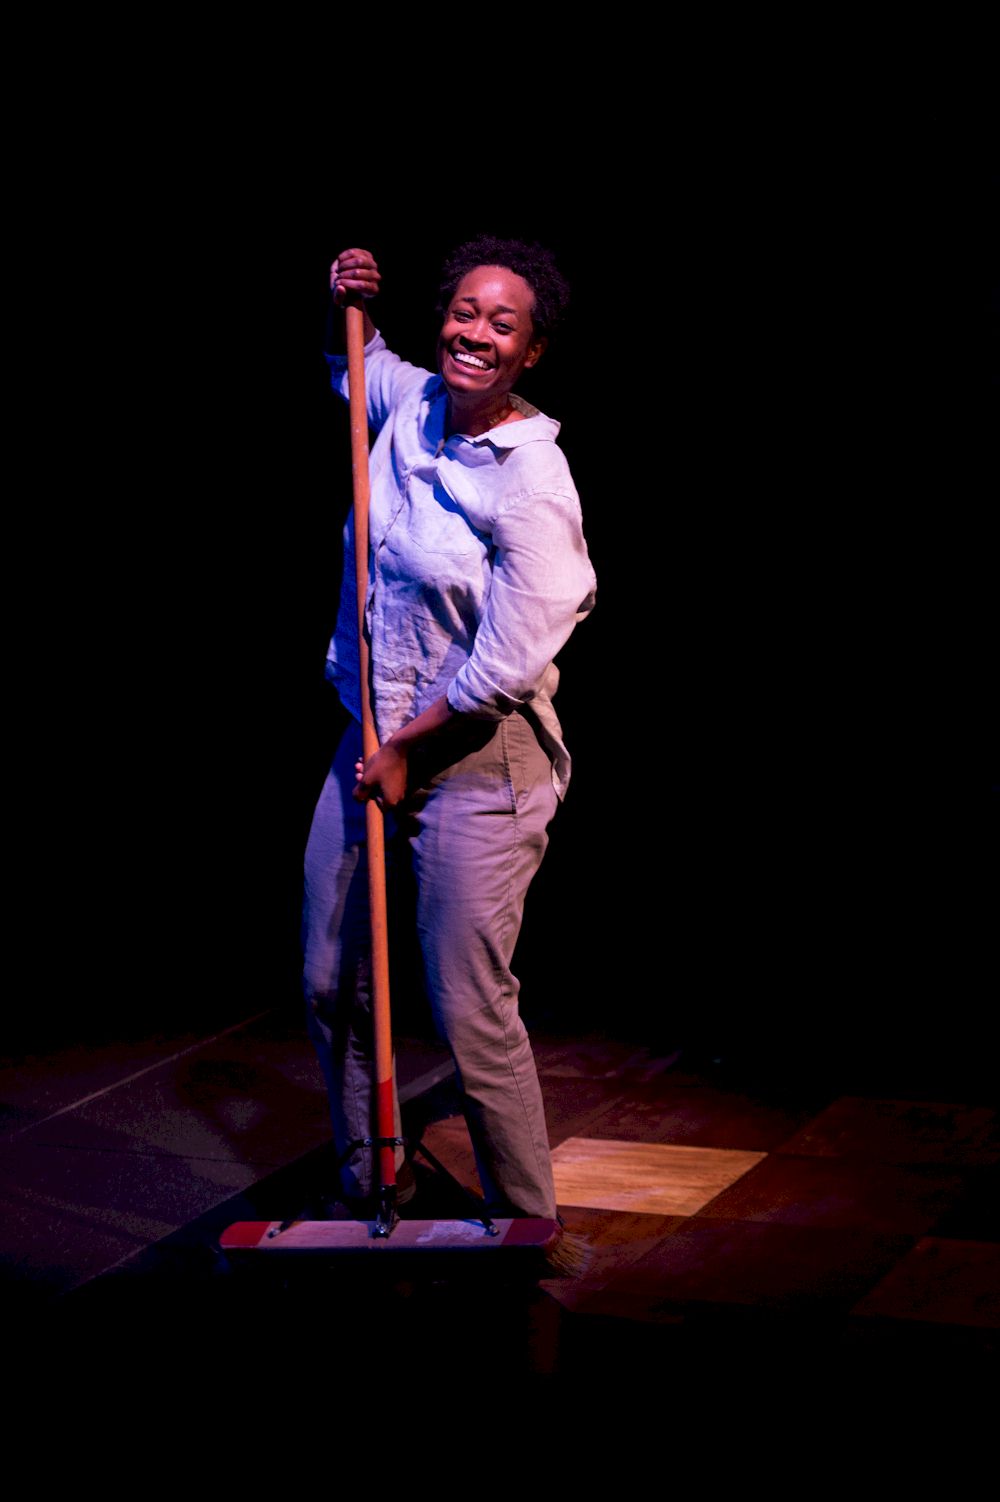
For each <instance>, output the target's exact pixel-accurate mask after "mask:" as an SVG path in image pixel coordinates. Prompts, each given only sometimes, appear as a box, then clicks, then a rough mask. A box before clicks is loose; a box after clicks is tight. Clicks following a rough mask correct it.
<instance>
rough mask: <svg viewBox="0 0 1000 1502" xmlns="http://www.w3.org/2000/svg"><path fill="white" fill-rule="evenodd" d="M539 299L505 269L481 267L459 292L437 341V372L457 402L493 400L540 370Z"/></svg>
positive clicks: (477, 268) (521, 280) (469, 274)
mask: <svg viewBox="0 0 1000 1502" xmlns="http://www.w3.org/2000/svg"><path fill="white" fill-rule="evenodd" d="M534 305H535V295H534V293H533V292H532V290H531V288H530V287H529V286H528V283H527V282H526V281H525V280H524V277H523V276H518V275H517V273H516V272H514V271H508V269H507V268H506V267H505V266H477V267H476V269H475V271H470V272H469V273H468V275H467V276H464V277H463V278H462V280H461V281H460V282H459V284H458V286H457V287H456V289H455V292H454V295H453V296H452V299H451V302H450V303H449V305H448V307H447V309H446V311H445V315H444V323H443V324H442V325H441V333H440V334H439V336H438V351H437V352H438V369H439V371H440V372H441V376H442V379H443V380H444V383H445V385H446V386H447V388H448V390H449V392H450V393H451V395H452V396H453V397H457V398H459V399H460V401H461V402H462V404H463V405H466V404H468V403H469V401H470V399H472V400H474V399H475V398H476V397H484V398H490V399H491V400H492V399H495V398H497V397H501V396H504V395H506V393H507V392H508V391H510V390H511V388H512V387H513V385H514V383H515V381H517V379H518V378H519V376H520V374H521V372H522V370H529V369H530V368H531V366H532V365H536V364H537V363H538V361H539V359H540V358H541V355H542V351H543V350H544V348H545V340H544V339H540V338H538V337H536V335H535V332H534V324H533V323H532V318H531V311H532V308H533V307H534Z"/></svg>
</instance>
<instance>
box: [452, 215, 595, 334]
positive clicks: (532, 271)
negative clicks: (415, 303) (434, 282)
mask: <svg viewBox="0 0 1000 1502" xmlns="http://www.w3.org/2000/svg"><path fill="white" fill-rule="evenodd" d="M477 266H506V268H507V270H508V271H513V272H516V274H517V275H518V276H523V277H524V280H525V281H526V282H527V283H528V286H529V287H530V288H531V290H532V292H533V293H534V294H535V306H534V308H533V310H532V314H531V322H532V325H533V328H534V333H535V335H536V336H537V337H538V338H544V339H550V338H551V337H552V335H553V333H554V332H555V330H556V329H557V328H558V327H559V325H560V323H561V322H562V320H563V318H564V317H565V314H566V309H567V307H568V305H569V286H568V284H567V282H566V279H565V277H564V276H563V275H562V273H561V271H560V270H559V267H558V266H557V265H556V259H555V256H554V255H553V254H552V252H551V250H547V249H546V248H545V246H544V245H538V244H537V243H535V242H531V243H529V242H528V241H526V240H501V239H498V238H497V236H496V235H477V236H476V238H475V239H474V240H466V242H465V244H464V245H460V246H459V247H458V249H457V250H454V251H452V253H451V255H450V256H449V257H448V259H447V260H446V261H445V263H444V267H443V269H442V272H441V290H440V294H439V298H440V300H439V302H438V309H437V310H438V312H439V313H440V314H442V316H443V315H444V314H445V313H446V312H447V310H448V306H449V304H450V302H451V300H452V298H453V297H454V295H455V289H456V288H457V286H458V284H459V282H460V281H461V280H462V278H463V276H467V275H468V274H469V272H470V271H475V269H476V267H477Z"/></svg>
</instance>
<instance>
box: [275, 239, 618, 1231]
mask: <svg viewBox="0 0 1000 1502" xmlns="http://www.w3.org/2000/svg"><path fill="white" fill-rule="evenodd" d="M379 281H380V276H379V272H378V268H377V266H376V264H375V260H374V258H373V257H372V255H371V254H370V253H369V252H368V251H365V250H356V249H355V250H347V251H343V252H342V253H341V254H340V255H339V256H338V257H337V259H336V261H335V262H334V264H333V267H332V272H331V289H332V301H333V309H334V314H333V319H332V324H333V326H334V328H335V327H336V325H337V322H338V317H337V312H336V310H339V309H341V308H342V307H343V305H344V303H345V302H346V301H347V299H348V298H349V297H350V296H352V295H360V296H361V297H364V298H371V297H373V296H374V295H375V293H376V292H377V290H378V286H379ZM566 300H567V290H566V286H565V283H564V282H563V280H562V278H561V276H560V275H559V273H558V271H557V269H556V267H555V264H554V262H553V259H552V257H551V255H550V254H549V253H548V252H547V251H544V250H542V249H541V248H540V247H538V246H529V245H526V244H523V243H522V242H520V241H501V240H494V239H489V238H484V239H480V240H477V241H473V242H470V243H469V244H467V245H464V246H462V247H461V248H460V249H459V250H458V251H457V252H456V253H455V255H454V256H453V257H452V258H451V260H450V261H449V263H448V264H447V266H446V267H445V273H444V284H443V287H442V307H441V311H442V314H443V322H442V326H441V332H440V334H439V336H438V345H437V367H438V373H437V374H436V375H434V374H431V373H430V372H428V371H426V370H421V369H418V368H416V367H415V366H412V365H409V364H407V363H406V362H405V361H403V360H400V359H399V358H398V356H396V355H393V354H391V353H390V352H389V351H388V349H387V348H386V345H385V342H384V340H383V339H382V337H381V335H380V334H379V333H378V332H377V331H376V329H375V327H374V325H373V324H372V323H371V320H370V319H369V318H368V317H367V314H366V318H365V337H366V341H367V342H366V347H365V383H366V398H367V406H368V420H369V423H370V425H371V427H372V428H373V429H374V430H375V432H376V434H377V437H376V440H375V443H374V446H373V449H372V454H371V463H370V472H371V510H370V522H369V569H368V597H367V600H366V629H367V631H368V633H369V635H370V638H371V655H372V699H373V708H374V714H375V721H376V726H377V729H378V733H379V740H380V749H379V750H378V752H377V753H376V754H375V755H374V756H373V757H371V758H370V759H369V761H368V762H367V764H364V765H362V762H361V760H360V755H361V750H360V748H361V730H360V718H361V715H360V704H359V695H358V645H357V605H356V595H355V583H354V580H355V570H354V556H353V515H352V518H351V519H349V520H348V524H347V528H346V530H345V550H346V557H345V564H344V582H343V586H342V592H341V600H340V609H339V613H338V618H337V627H336V631H335V633H334V637H333V640H332V642H331V644H330V652H329V654H328V672H329V675H330V677H331V678H332V680H333V682H334V684H335V686H336V688H337V690H338V693H339V694H340V697H341V700H342V702H343V704H344V706H345V708H346V709H347V710H348V711H349V712H350V713H351V715H352V718H353V721H354V722H356V723H353V724H352V725H351V727H350V728H349V729H348V731H347V732H346V733H345V736H344V739H343V740H342V742H341V745H340V748H339V749H338V752H337V756H336V758H335V760H334V764H333V767H332V769H331V772H330V775H329V777H328V778H327V781H326V784H325V785H324V788H323V792H322V794H321V796H320V799H319V803H318V805H317V808H316V814H315V817H314V820H313V826H312V830H311V833H310V837H309V844H308V848H307V851H306V888H305V921H304V931H305V979H304V984H305V992H306V997H307V1001H308V1004H309V1019H310V1032H311V1036H312V1037H313V1040H314V1042H315V1044H316V1047H317V1050H318V1052H319V1057H320V1061H321V1063H322V1065H323V1069H324V1073H325V1075H326V1079H327V1085H328V1088H329V1091H330V1098H331V1106H332V1113H333V1123H334V1137H335V1141H336V1143H337V1148H338V1151H339V1152H340V1153H344V1152H345V1151H346V1150H347V1149H348V1147H349V1146H350V1144H351V1143H355V1144H357V1143H359V1141H360V1139H362V1138H364V1137H367V1136H369V1135H370V1134H371V1132H372V1126H373V1124H372V1107H371V1073H372V1069H371V1048H372V1041H371V1021H370V962H369V953H368V944H369V940H368V927H367V924H368V914H367V871H366V867H365V824H364V810H363V808H362V807H361V804H362V803H363V801H364V800H366V799H368V798H372V797H374V798H377V799H378V800H379V801H380V803H381V805H382V807H383V808H384V809H385V810H386V811H387V812H389V815H390V821H391V820H394V821H395V824H396V828H397V834H398V838H399V839H401V840H405V841H406V843H407V844H408V846H409V851H410V856H411V859H412V866H413V873H414V877H415V880H416V895H417V933H418V939H419V943H420V951H421V956H422V960H423V968H424V979H425V983H426V989H427V994H428V996H429V998H430V1002H431V1006H432V1008H433V1011H434V1017H435V1022H436V1025H437V1027H438V1030H439V1031H440V1033H441V1035H442V1037H443V1038H444V1039H445V1040H446V1041H447V1043H448V1045H449V1047H450V1049H451V1052H452V1056H453V1059H454V1062H455V1068H456V1071H457V1076H458V1082H459V1087H460V1090H461V1092H462V1101H463V1108H464V1110H465V1115H466V1120H467V1122H468V1125H469V1132H470V1136H471V1138H472V1144H473V1148H474V1151H475V1155H476V1163H477V1167H478V1171H479V1176H480V1180H481V1183H482V1187H483V1192H484V1195H485V1198H486V1201H487V1206H488V1209H489V1211H490V1213H492V1214H498V1215H512V1214H514V1215H535V1216H544V1217H549V1218H554V1216H555V1213H556V1204H555V1192H554V1188H553V1182H552V1166H551V1160H550V1157H549V1147H548V1136H547V1132H546V1128H545V1115H544V1111H543V1107H542V1099H541V1092H540V1090H539V1085H538V1076H537V1073H536V1070H535V1063H534V1058H533V1056H532V1053H531V1046H530V1043H529V1041H528V1037H527V1033H526V1032H525V1029H524V1026H523V1023H522V1022H521V1019H520V1017H519V1015H518V1006H517V996H518V981H517V979H516V978H515V977H514V975H513V974H512V973H511V970H510V960H511V956H512V954H513V951H514V945H515V943H516V940H517V936H518V932H519V929H520V925H521V917H522V913H523V908H524V898H525V894H526V892H527V889H528V885H529V883H530V882H531V879H532V877H533V875H534V873H535V871H536V870H537V869H538V866H539V863H540V861H541V859H542V855H543V854H544V851H545V847H546V844H547V835H546V827H547V825H548V823H549V821H550V820H551V818H552V816H553V814H554V812H555V809H556V806H557V802H558V800H559V799H561V798H562V797H563V796H564V794H565V791H566V786H567V784H568V781H569V757H568V755H567V752H566V748H565V746H564V745H563V742H562V733H561V730H560V727H559V722H558V720H557V719H556V716H555V712H554V710H553V707H552V694H553V693H554V691H555V687H556V684H557V682H558V671H557V669H556V667H555V665H554V662H553V658H554V657H555V654H556V653H557V652H558V651H559V650H560V648H561V647H562V646H563V645H564V643H565V642H566V640H567V638H568V636H569V635H570V632H571V631H572V629H573V626H574V624H575V622H576V621H578V620H580V619H582V617H583V616H584V615H586V614H587V613H588V611H589V610H590V609H591V608H592V606H593V602H594V584H595V581H594V573H593V569H592V568H591V565H590V560H589V558H588V556H587V549H586V544H585V542H584V539H583V533H582V529H581V520H580V505H579V500H578V498H577V495H576V491H575V489H574V486H573V482H572V479H571V477H570V473H569V468H568V466H567V464H566V460H565V458H564V456H563V454H562V452H561V450H560V449H559V448H558V447H557V446H556V442H555V439H556V435H557V433H558V431H559V427H558V424H557V423H555V422H553V421H552V420H551V419H550V418H548V417H546V416H545V415H544V414H543V413H541V412H539V411H538V410H537V409H536V408H534V407H532V406H531V405H530V404H529V403H527V402H526V401H524V400H523V399H522V398H521V397H520V396H518V395H517V394H516V393H515V391H514V387H515V385H516V383H517V381H518V380H519V378H520V376H521V374H522V372H523V371H525V370H528V369H530V368H531V367H532V366H534V365H536V364H537V363H538V361H539V359H541V357H542V355H543V353H544V351H545V348H546V345H547V343H548V338H549V334H550V332H551V329H552V327H553V326H554V324H555V323H556V322H557V321H558V318H559V316H560V314H561V313H562V311H563V309H564V306H565V303H566ZM338 347H339V345H338ZM328 358H329V361H330V366H331V374H332V380H333V386H334V389H335V390H336V391H337V392H338V393H339V394H340V395H341V396H343V397H346V396H347V395H348V381H347V361H346V357H345V356H342V355H338V354H334V355H330V356H328ZM389 832H390V831H389V830H388V829H387V835H388V834H389ZM372 1160H373V1155H372V1152H371V1149H369V1148H364V1147H361V1146H356V1147H355V1149H354V1151H353V1153H352V1154H351V1156H350V1157H349V1158H348V1161H347V1163H346V1164H345V1166H344V1167H343V1169H342V1188H343V1194H344V1197H345V1199H346V1200H347V1202H348V1203H349V1204H355V1205H357V1203H358V1202H362V1203H363V1202H364V1200H365V1199H366V1197H368V1196H369V1195H370V1194H371V1192H372V1188H373V1183H372V1172H373V1161H372Z"/></svg>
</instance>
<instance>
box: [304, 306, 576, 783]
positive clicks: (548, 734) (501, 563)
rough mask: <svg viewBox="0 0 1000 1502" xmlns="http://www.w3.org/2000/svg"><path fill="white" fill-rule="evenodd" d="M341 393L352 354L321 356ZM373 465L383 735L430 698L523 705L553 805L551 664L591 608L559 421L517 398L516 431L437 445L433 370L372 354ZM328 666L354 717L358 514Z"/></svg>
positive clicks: (372, 593)
mask: <svg viewBox="0 0 1000 1502" xmlns="http://www.w3.org/2000/svg"><path fill="white" fill-rule="evenodd" d="M326 358H327V360H328V361H329V363H330V371H331V378H332V382H333V388H334V390H335V391H337V392H338V393H339V394H340V395H341V396H342V397H344V398H345V399H346V398H347V397H348V395H349V388H348V377H347V357H346V355H343V356H341V355H327V357H326ZM365 385H366V388H367V392H366V394H367V405H368V421H369V424H370V426H371V427H372V428H373V429H374V430H375V432H376V434H377V437H376V439H375V443H374V445H373V447H372V452H371V460H370V476H371V504H370V513H369V558H368V598H367V600H366V617H365V618H366V621H367V625H368V630H369V632H370V635H371V643H372V664H373V666H372V678H373V698H374V712H375V723H376V726H377V728H378V733H379V739H380V740H385V739H387V738H388V736H390V735H392V733H393V732H394V731H395V730H398V729H399V728H400V726H402V725H404V724H406V723H407V721H409V720H411V719H412V718H413V717H414V716H415V715H418V714H420V713H421V711H422V710H424V709H426V708H427V707H428V706H429V705H430V704H433V703H434V701H435V700H436V699H439V698H441V697H442V695H445V696H447V699H448V703H449V704H450V705H451V707H452V709H454V710H456V711H458V712H459V713H462V714H470V715H477V716H480V717H483V718H486V719H494V720H499V719H502V718H503V717H504V716H505V715H507V714H510V713H511V711H512V710H515V709H519V708H521V707H523V706H530V711H531V715H533V716H534V719H535V722H536V724H537V734H538V737H539V740H540V742H541V744H542V745H543V746H544V747H545V748H546V750H547V751H548V753H549V756H550V757H551V759H552V780H553V783H554V785H555V788H556V791H557V793H558V794H559V797H560V798H562V797H563V796H564V795H565V792H566V788H567V786H568V783H569V775H570V759H569V754H568V752H567V750H566V747H565V745H564V744H563V740H562V730H561V728H560V725H559V721H558V719H557V718H556V713H555V710H554V709H553V707H552V696H553V694H554V693H555V690H556V687H557V685H558V682H559V671H558V669H557V668H556V666H555V663H554V662H553V658H554V657H555V655H556V653H557V652H558V651H559V650H560V648H561V647H562V646H564V645H565V642H566V640H567V638H568V637H569V635H570V632H571V631H572V630H573V627H574V625H575V624H576V622H577V621H579V620H582V619H583V617H584V616H585V615H587V614H588V613H589V612H590V610H591V609H592V608H593V605H594V590H595V586H596V580H595V577H594V570H593V568H592V567H591V564H590V559H589V557H588V555H587V546H586V543H585V542H584V538H583V528H582V522H581V515H580V501H579V498H578V496H577V493H576V489H575V487H574V485H573V481H572V478H571V476H570V472H569V466H568V465H567V463H566V459H565V456H564V455H563V453H562V450H561V449H559V448H558V447H557V445H556V441H555V440H556V435H557V434H558V432H559V424H558V423H557V422H554V421H553V420H552V419H551V418H550V417H546V416H545V415H544V413H541V412H539V411H538V410H537V409H536V408H535V407H532V406H530V405H529V404H528V403H527V402H524V401H523V400H522V399H521V398H519V397H517V396H513V395H512V397H511V400H512V402H514V403H515V404H516V405H517V407H518V408H519V410H520V411H521V412H522V413H524V414H525V415H524V418H523V420H522V421H520V422H510V423H502V424H500V425H499V426H497V427H496V428H493V429H491V430H490V432H488V433H483V434H481V435H480V436H479V437H476V438H472V437H469V436H467V435H463V434H461V433H454V434H452V435H451V437H449V438H446V437H445V419H446V415H447V401H448V393H447V388H446V387H445V385H444V382H443V381H442V380H441V378H440V376H437V375H432V374H431V373H430V372H429V371H426V370H421V369H419V368H418V367H416V366H414V365H409V364H407V362H406V361H405V360H401V359H400V358H399V356H398V355H394V354H392V353H390V351H389V350H388V349H387V348H386V345H385V341H384V339H383V338H382V336H381V334H378V333H376V335H375V336H374V338H373V339H372V340H371V342H370V343H369V344H367V345H366V346H365ZM327 662H328V666H327V672H328V676H330V677H331V678H332V680H333V682H334V684H335V685H336V688H337V692H338V694H339V695H340V699H341V702H342V703H343V705H344V707H345V709H347V710H348V711H349V713H351V714H352V715H353V716H354V717H355V719H359V720H360V718H361V707H360V696H359V691H358V630H357V592H356V585H355V571H354V513H353V511H352V512H351V515H350V516H349V518H348V521H347V525H346V527H345V529H344V579H343V585H342V588H341V596H340V608H339V611H338V615H337V625H336V630H335V632H334V635H333V639H332V641H331V642H330V650H329V652H328V654H327Z"/></svg>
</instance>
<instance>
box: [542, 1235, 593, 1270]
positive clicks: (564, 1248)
mask: <svg viewBox="0 0 1000 1502" xmlns="http://www.w3.org/2000/svg"><path fill="white" fill-rule="evenodd" d="M593 1259H594V1251H593V1247H592V1246H591V1245H590V1242H589V1241H588V1240H587V1238H586V1236H581V1235H580V1234H579V1232H577V1231H567V1230H564V1229H560V1231H559V1234H558V1236H556V1237H554V1238H553V1240H552V1242H551V1244H550V1245H549V1246H547V1247H546V1248H545V1261H546V1262H547V1263H548V1265H549V1267H550V1268H551V1269H552V1275H553V1277H556V1278H582V1277H583V1275H584V1273H586V1272H587V1270H588V1269H589V1267H590V1264H591V1262H592V1261H593Z"/></svg>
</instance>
